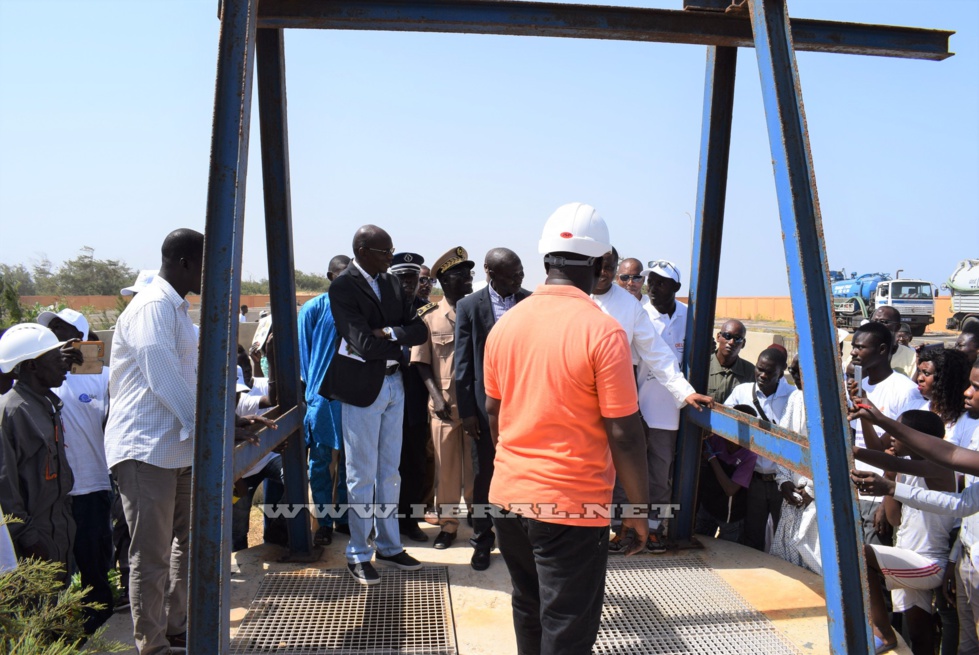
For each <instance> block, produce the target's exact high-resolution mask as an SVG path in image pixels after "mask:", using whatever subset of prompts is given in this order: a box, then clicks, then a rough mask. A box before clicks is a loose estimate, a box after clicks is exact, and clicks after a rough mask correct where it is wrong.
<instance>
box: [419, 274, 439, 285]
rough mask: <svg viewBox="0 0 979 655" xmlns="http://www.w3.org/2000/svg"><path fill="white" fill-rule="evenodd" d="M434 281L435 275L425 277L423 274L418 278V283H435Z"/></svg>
mask: <svg viewBox="0 0 979 655" xmlns="http://www.w3.org/2000/svg"><path fill="white" fill-rule="evenodd" d="M434 283H435V278H434V277H425V276H422V277H420V278H418V284H434Z"/></svg>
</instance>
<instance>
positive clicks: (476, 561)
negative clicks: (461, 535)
mask: <svg viewBox="0 0 979 655" xmlns="http://www.w3.org/2000/svg"><path fill="white" fill-rule="evenodd" d="M469 565H470V566H472V567H473V570H474V571H485V570H486V569H488V568H489V566H490V551H489V548H476V549H475V550H473V556H472V559H471V560H469Z"/></svg>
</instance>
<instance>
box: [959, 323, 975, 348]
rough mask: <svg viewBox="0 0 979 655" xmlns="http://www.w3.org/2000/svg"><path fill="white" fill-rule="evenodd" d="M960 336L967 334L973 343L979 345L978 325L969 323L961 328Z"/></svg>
mask: <svg viewBox="0 0 979 655" xmlns="http://www.w3.org/2000/svg"><path fill="white" fill-rule="evenodd" d="M962 334H968V335H969V336H970V337H972V340H973V341H975V342H976V343H979V323H976V322H975V321H969V322H968V323H966V324H965V325H963V326H962Z"/></svg>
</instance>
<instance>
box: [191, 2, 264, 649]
mask: <svg viewBox="0 0 979 655" xmlns="http://www.w3.org/2000/svg"><path fill="white" fill-rule="evenodd" d="M256 15H257V1H256V0H226V1H225V2H224V4H223V16H222V17H221V36H220V39H219V42H218V67H217V82H216V84H215V94H214V95H215V98H214V125H213V131H212V134H211V166H210V171H209V178H208V188H207V219H206V223H205V228H204V236H205V238H204V284H203V290H202V291H203V293H202V305H201V336H200V361H199V365H198V379H197V389H198V392H197V433H196V436H195V443H194V479H193V496H192V506H193V510H192V516H191V532H190V534H191V542H190V582H189V585H190V594H189V596H190V598H189V605H190V609H189V613H188V644H187V645H188V652H190V653H226V652H227V651H228V647H229V641H230V635H229V618H230V611H231V606H230V596H231V587H230V584H231V581H230V571H229V569H230V564H231V550H230V547H231V539H230V532H231V512H230V508H231V488H232V482H233V462H234V453H233V451H234V439H233V435H234V417H235V414H234V389H235V377H236V374H235V366H234V365H233V364H232V362H234V361H235V357H236V355H235V352H236V346H237V339H238V317H237V312H236V311H235V309H236V308H237V307H238V300H239V297H240V292H241V282H240V280H241V248H242V231H243V229H244V211H245V177H246V172H247V164H248V127H249V120H250V116H251V97H252V68H253V59H254V57H253V55H254V49H255V30H256Z"/></svg>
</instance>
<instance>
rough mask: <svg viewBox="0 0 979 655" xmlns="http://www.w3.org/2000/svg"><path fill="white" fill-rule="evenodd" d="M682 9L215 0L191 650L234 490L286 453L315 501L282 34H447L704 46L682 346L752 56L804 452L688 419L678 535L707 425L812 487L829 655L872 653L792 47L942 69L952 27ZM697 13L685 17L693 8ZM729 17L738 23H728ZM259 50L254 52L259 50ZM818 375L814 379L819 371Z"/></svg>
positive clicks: (702, 357)
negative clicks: (791, 326)
mask: <svg viewBox="0 0 979 655" xmlns="http://www.w3.org/2000/svg"><path fill="white" fill-rule="evenodd" d="M726 4H728V3H727V2H726V1H725V0H685V5H687V6H688V8H694V9H696V8H698V7H696V5H700V7H699V8H703V9H710V8H713V9H717V8H727V9H728V11H727V12H724V11H697V10H694V11H681V10H663V9H643V8H627V7H612V6H598V5H572V4H566V3H558V2H512V1H510V0H427V1H424V2H416V1H412V0H359V1H358V0H346V1H342V0H261V1H259V0H222V2H221V4H220V7H219V19H220V21H221V33H220V39H219V44H218V66H217V81H216V85H215V103H214V105H215V106H214V125H213V132H212V138H211V165H210V172H209V181H208V194H207V218H206V226H205V243H204V250H205V255H204V270H205V275H204V284H203V290H202V311H201V346H200V365H199V369H198V371H199V372H198V399H197V437H196V442H195V450H194V486H193V501H192V502H193V512H192V526H191V535H192V539H191V552H190V599H189V603H190V612H189V624H188V646H189V652H192V653H227V652H228V649H229V645H230V634H229V622H230V616H229V613H230V571H229V569H230V541H231V539H230V531H231V525H230V521H231V519H230V514H231V513H230V507H231V490H232V482H233V480H235V479H237V478H239V477H241V475H242V474H243V473H244V472H245V471H247V470H248V469H249V468H250V467H251V466H252V465H254V464H255V463H256V462H257V461H258V460H259V459H260V458H261V457H262V456H263V455H264V454H266V453H268V452H269V451H270V450H272V449H273V448H275V447H276V446H278V445H279V444H280V443H282V442H283V441H286V445H285V450H284V454H283V460H284V468H285V475H286V495H285V498H284V502H285V503H286V504H287V505H288V504H291V505H293V506H296V507H298V506H301V505H303V504H304V503H306V502H307V492H306V487H307V479H306V460H305V445H304V443H303V436H302V423H303V420H302V419H303V412H304V410H305V408H304V405H303V402H302V394H301V393H300V381H299V370H298V361H299V357H298V334H297V324H296V304H295V274H294V266H293V250H292V243H293V240H292V214H291V201H290V187H289V150H288V129H287V123H286V90H285V58H284V40H283V37H284V30H285V29H286V28H314V29H346V30H385V31H416V32H451V33H471V34H506V35H527V36H551V37H570V38H584V39H618V40H629V41H652V42H665V43H688V44H700V45H706V46H708V50H707V74H706V84H705V92H704V108H703V128H702V137H701V154H700V174H699V179H698V184H697V221H696V223H697V224H696V228H695V235H694V245H693V248H694V253H693V255H694V258H693V267H692V271H691V289H690V319H689V321H688V324H687V335H686V339H687V343H691V344H704V343H708V341H709V340H710V338H711V332H712V331H713V323H714V305H715V302H716V299H717V267H716V263H717V262H718V261H719V260H720V254H721V233H722V228H723V217H724V201H725V192H726V187H727V170H728V159H729V152H730V137H731V118H732V110H733V106H734V82H735V70H736V63H737V53H738V48H749V47H754V49H755V52H756V55H757V60H758V71H759V75H760V78H761V85H762V97H763V101H764V107H765V115H766V121H767V126H768V133H769V141H770V144H771V150H772V161H773V166H774V172H775V183H776V192H777V196H778V207H779V215H780V219H781V228H782V234H783V241H784V244H785V259H786V263H787V265H788V271H789V286H790V290H791V294H792V309H793V312H794V315H795V322H796V327H797V331H798V334H799V363H800V367H801V369H802V375H803V378H804V379H805V380H807V381H811V382H807V384H806V385H805V387H804V389H803V394H804V399H805V406H806V413H807V428H808V432H809V435H808V439H805V438H802V437H799V436H798V435H795V434H793V433H791V432H788V431H785V430H781V429H779V428H777V427H769V426H767V425H766V426H764V427H763V424H762V423H761V422H759V421H758V420H757V419H753V418H749V417H747V416H745V415H742V414H738V413H736V412H731V411H729V410H727V409H726V408H718V409H715V410H713V411H702V412H689V411H687V410H685V412H684V422H683V425H682V426H681V431H680V443H679V447H678V449H677V461H676V482H675V488H674V494H675V499H676V501H677V502H679V504H680V511H679V513H678V515H677V520H675V521H674V522H673V525H672V530H673V536H674V537H675V538H677V539H678V540H680V541H684V540H689V538H690V537H691V534H692V531H693V520H694V513H693V509H694V501H695V498H696V487H697V476H698V472H699V469H700V466H699V462H700V442H701V433H702V430H703V429H710V430H711V431H712V432H714V433H715V434H719V435H721V436H723V437H725V438H727V439H731V440H733V441H737V442H739V443H741V444H742V445H744V446H746V447H749V448H750V449H751V450H753V451H755V452H757V453H758V454H760V455H763V456H765V457H769V458H771V459H773V460H775V461H777V462H779V463H782V464H784V465H786V466H788V467H789V468H791V469H792V470H795V471H798V472H801V473H804V474H806V475H808V476H809V477H810V478H812V479H813V481H814V484H815V491H816V506H817V510H818V524H819V536H820V541H821V548H822V553H823V576H824V581H825V582H824V587H825V593H826V607H827V613H828V618H829V638H830V644H831V648H832V652H833V653H867V652H869V651H870V644H872V643H873V641H872V639H871V633H870V627H869V622H868V620H867V615H866V611H865V599H866V589H865V587H866V584H865V582H864V580H865V576H864V562H863V556H862V551H861V549H860V545H861V544H862V538H861V536H860V532H859V529H858V527H857V526H858V525H859V521H858V519H859V512H858V509H857V505H856V501H855V498H854V496H853V494H852V492H851V491H850V485H849V477H848V474H849V469H850V449H849V439H848V438H847V437H848V426H847V423H846V418H845V409H844V404H843V393H842V389H841V380H842V376H841V370H840V361H839V358H838V356H837V345H836V341H835V328H834V325H833V314H832V305H831V301H830V296H829V275H828V267H827V263H826V250H825V245H824V242H823V238H822V222H821V218H820V214H819V203H818V200H817V196H816V183H815V176H814V173H813V165H812V157H811V152H810V148H809V140H808V132H807V130H806V122H805V113H804V111H803V105H802V93H801V85H800V81H799V74H798V68H797V66H796V61H795V51H796V50H807V51H818V52H834V53H843V54H860V55H877V56H886V57H905V58H914V59H929V60H936V61H937V60H942V59H945V58H947V57H949V56H951V53H950V52H949V51H948V39H949V36H950V35H951V34H952V32H948V31H940V30H925V29H918V28H908V27H891V26H883V25H862V24H853V23H840V22H832V21H818V20H801V19H791V20H790V19H789V16H788V11H787V9H786V5H785V0H747V1H745V0H732V1H731V2H730V4H732V5H738V6H737V7H725V5H726ZM692 5H694V6H695V7H691V6H692ZM732 10H733V11H732ZM256 53H257V54H256ZM256 59H257V70H258V97H259V114H260V133H261V150H262V172H263V181H264V193H265V198H264V200H265V227H266V230H265V231H266V238H267V244H268V248H267V250H268V260H269V282H270V290H271V307H272V314H273V316H275V321H276V322H275V335H276V336H275V342H276V348H275V364H276V375H277V378H276V379H277V386H278V389H279V406H280V408H282V409H281V410H280V412H279V414H278V418H277V422H278V429H277V430H275V431H272V430H267V429H266V430H263V431H262V432H261V434H260V439H261V443H260V444H259V445H252V444H247V445H241V446H238V447H237V448H235V446H234V443H233V441H232V439H231V438H230V435H232V434H233V432H234V404H233V402H232V398H233V395H234V394H233V392H234V388H235V367H234V365H233V360H234V357H233V353H234V352H235V347H236V344H237V337H238V321H237V312H236V311H235V308H237V307H238V304H239V298H240V293H241V283H240V280H241V271H242V267H241V257H242V239H243V233H244V208H245V180H246V177H247V164H248V145H249V127H250V118H251V100H252V80H253V76H254V72H255V70H256ZM686 353H687V354H686V361H685V362H684V364H685V367H686V370H687V372H688V377H689V379H690V381H691V383H692V384H693V386H694V387H695V388H696V389H697V390H698V391H704V390H705V389H706V386H707V376H708V370H709V357H710V356H711V354H710V350H709V349H707V348H695V347H691V348H687V350H686ZM817 371H818V372H819V373H818V374H817ZM289 537H290V549H291V553H290V556H291V557H292V558H293V559H295V560H308V559H313V558H315V557H316V554H317V553H316V551H315V549H314V548H313V547H312V543H311V538H310V526H309V514H308V512H306V511H305V510H302V511H300V512H299V513H298V514H297V515H296V517H295V518H292V519H290V520H289Z"/></svg>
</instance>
